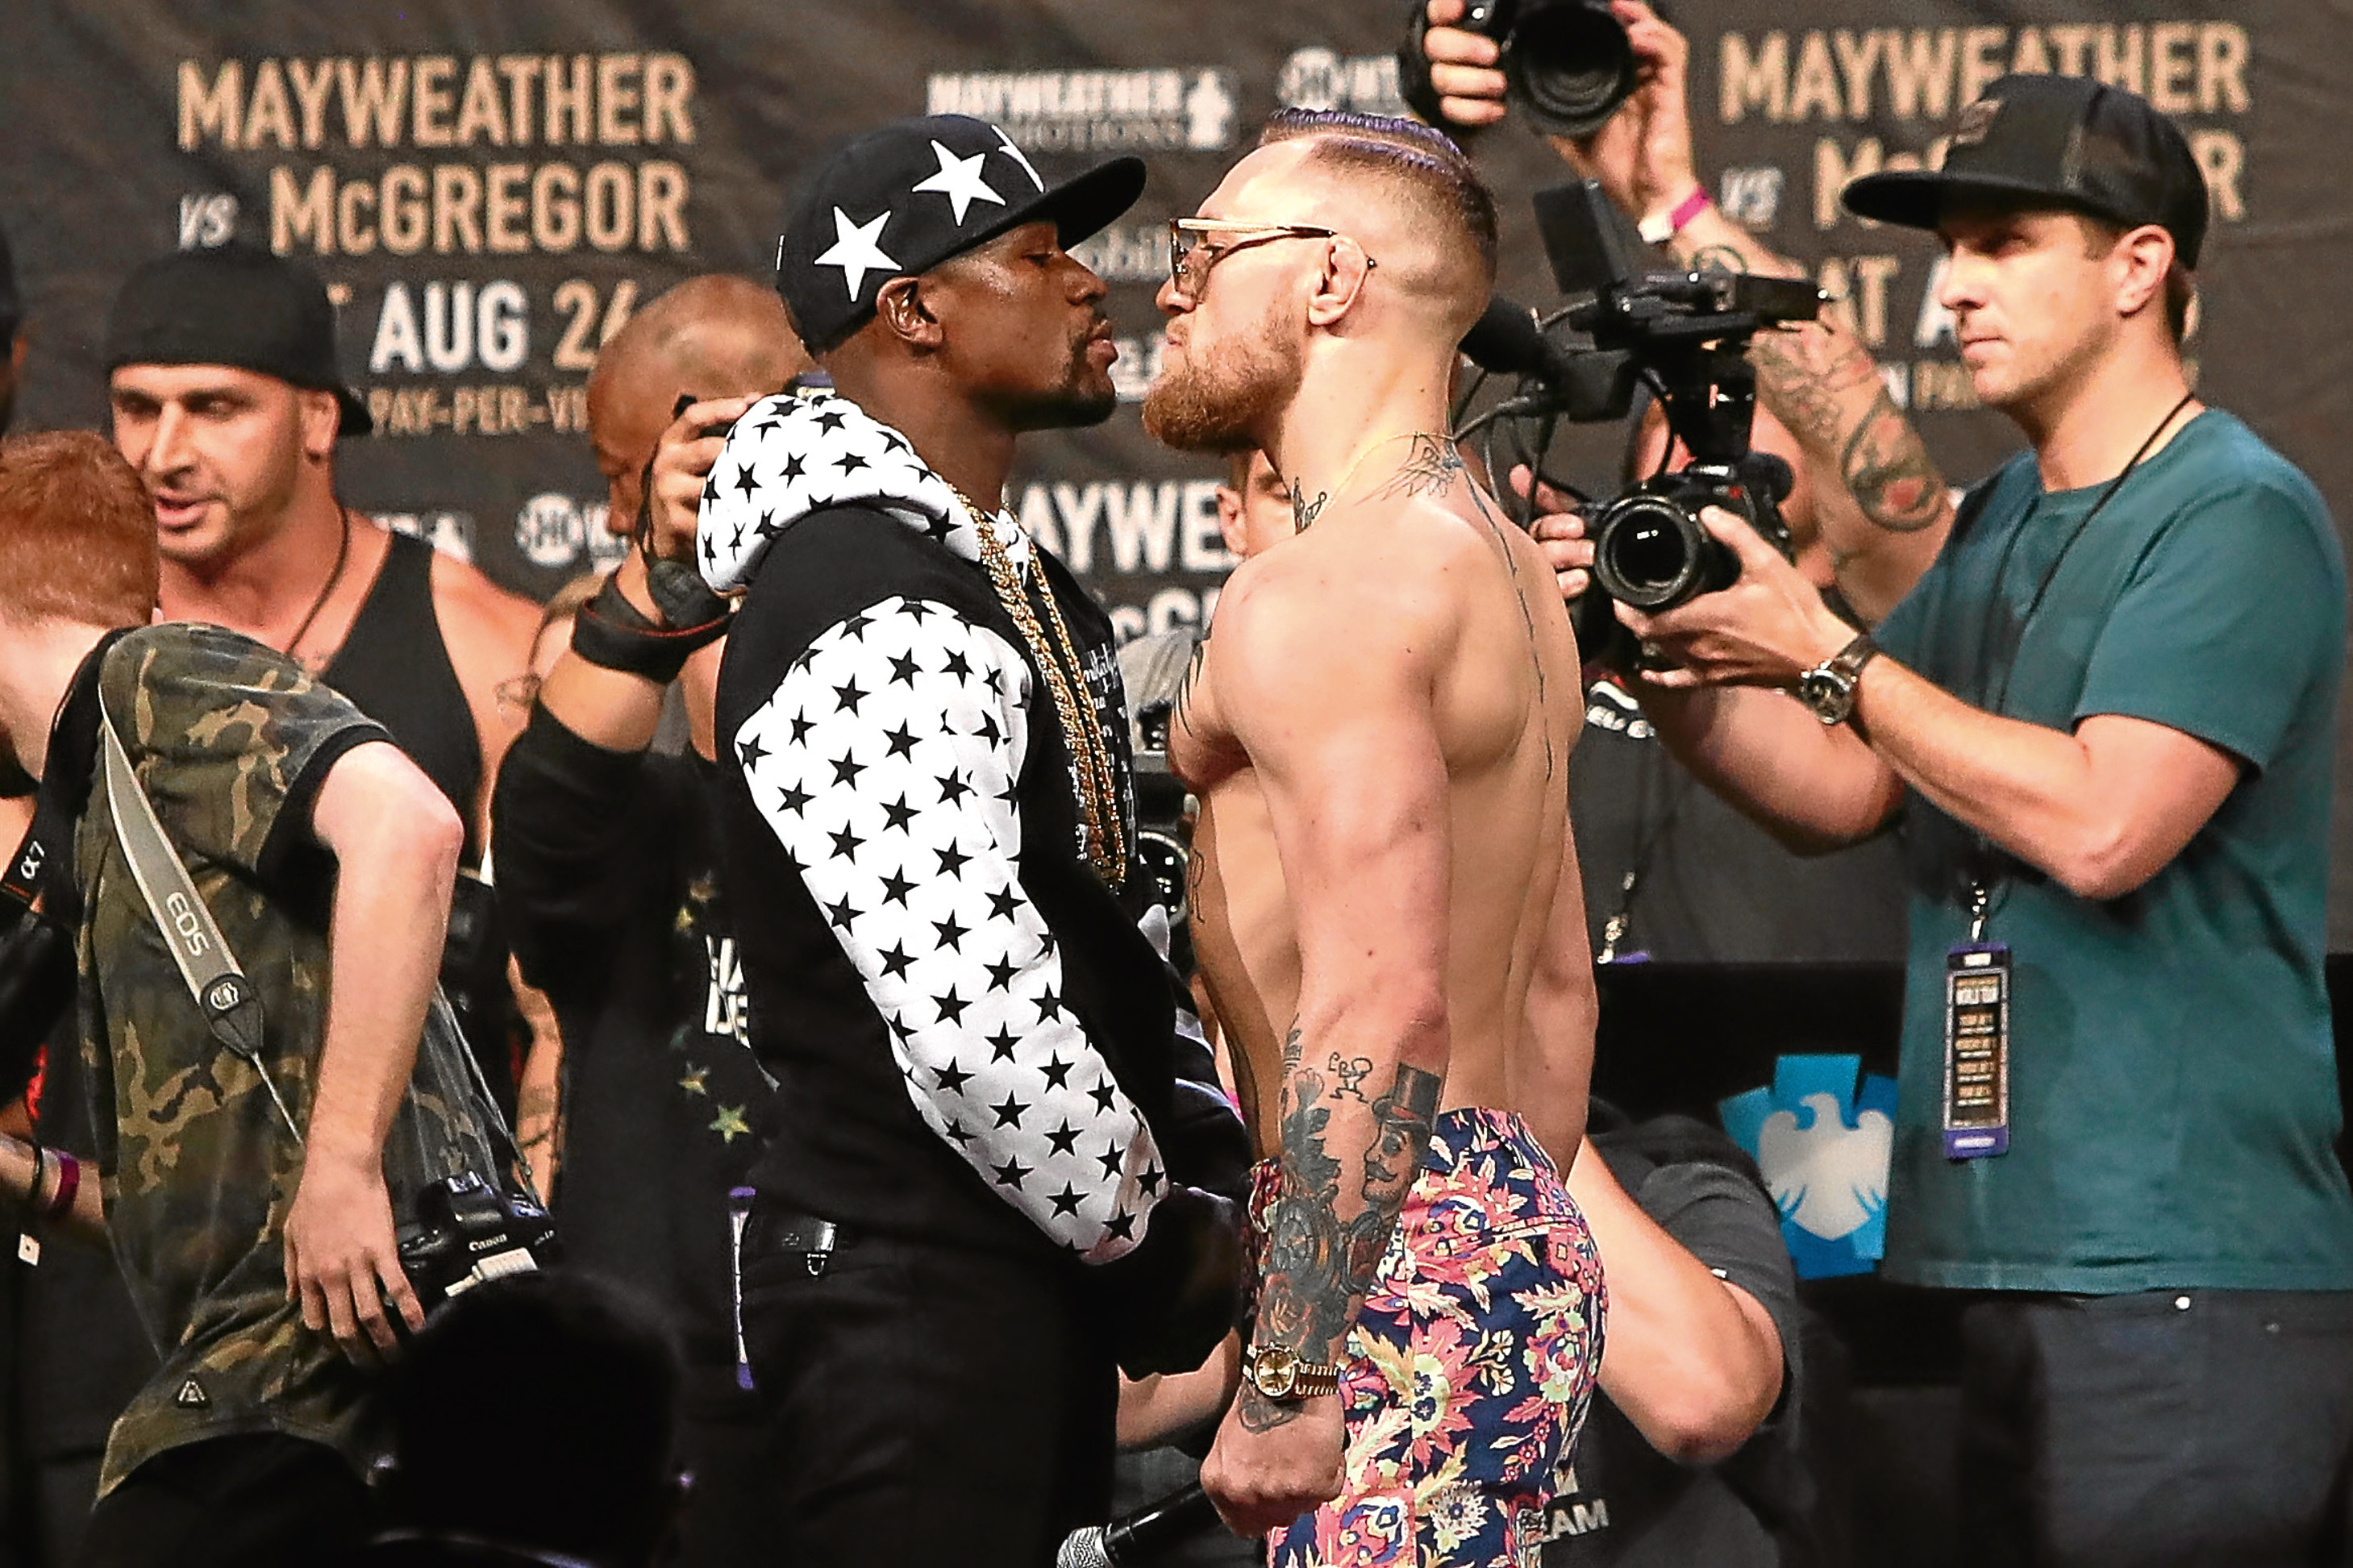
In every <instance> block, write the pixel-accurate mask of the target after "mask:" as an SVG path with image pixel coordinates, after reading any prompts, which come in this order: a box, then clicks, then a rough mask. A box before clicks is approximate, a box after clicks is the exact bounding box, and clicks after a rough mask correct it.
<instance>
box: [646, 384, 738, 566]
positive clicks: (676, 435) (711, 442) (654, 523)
mask: <svg viewBox="0 0 2353 1568" xmlns="http://www.w3.org/2000/svg"><path fill="white" fill-rule="evenodd" d="M759 401H760V400H759V399H758V398H757V397H713V398H710V399H707V400H705V401H703V402H701V403H691V404H689V405H687V406H686V407H684V408H682V409H681V410H680V411H679V414H678V417H677V418H675V419H673V420H671V421H670V428H669V429H667V430H665V431H663V432H662V434H661V440H660V442H659V445H657V446H656V447H654V460H653V467H652V468H651V469H650V470H649V475H650V482H649V483H648V484H647V486H646V509H647V512H648V514H649V521H650V525H651V532H650V538H651V541H652V549H653V552H654V553H655V554H656V555H657V556H659V557H661V558H662V559H663V560H666V561H686V562H691V561H692V560H693V559H694V528H695V521H696V519H697V518H698V517H699V516H700V515H701V512H702V488H703V486H704V485H705V484H706V483H708V482H709V480H710V479H711V470H712V468H713V467H715V466H716V465H717V464H718V462H719V454H720V451H721V450H722V449H723V447H726V445H727V432H728V430H729V429H730V427H732V426H733V425H734V423H735V421H736V420H738V419H741V418H742V417H743V416H744V412H745V411H746V410H748V409H749V408H750V407H751V406H752V405H754V403H757V402H759Z"/></svg>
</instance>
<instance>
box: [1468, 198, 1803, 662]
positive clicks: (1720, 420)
mask: <svg viewBox="0 0 2353 1568" xmlns="http://www.w3.org/2000/svg"><path fill="white" fill-rule="evenodd" d="M1535 211H1536V223H1537V227H1538V229H1539V231H1540V233H1541V234H1542V236H1543V238H1544V245H1545V254H1546V258H1548V259H1549V260H1550V262H1551V264H1552V272H1553V279H1554V281H1555V282H1556V283H1557V284H1558V285H1559V287H1560V289H1561V291H1562V292H1563V293H1565V294H1569V295H1579V294H1590V295H1591V296H1592V298H1591V300H1589V301H1588V302H1587V303H1583V304H1579V305H1577V306H1575V307H1573V308H1571V309H1570V310H1567V311H1566V312H1563V313H1562V315H1561V316H1560V317H1559V318H1557V321H1559V322H1560V323H1564V324H1566V325H1567V326H1568V327H1570V328H1572V329H1574V330H1576V331H1580V332H1583V333H1585V334H1586V335H1587V336H1588V338H1589V339H1590V341H1591V344H1592V346H1591V347H1590V348H1587V349H1568V348H1563V347H1561V346H1560V345H1558V344H1556V343H1555V342H1552V340H1550V339H1549V338H1546V337H1545V336H1544V334H1543V333H1542V331H1540V330H1539V329H1538V327H1537V325H1536V323H1535V321H1534V320H1533V319H1532V318H1529V317H1527V316H1526V315H1525V313H1519V314H1518V315H1517V322H1516V324H1514V325H1511V326H1510V327H1509V329H1508V331H1506V330H1504V328H1503V326H1502V324H1501V323H1499V321H1498V320H1497V318H1498V313H1499V312H1505V311H1509V312H1517V309H1518V308H1517V307H1512V306H1509V305H1508V303H1507V302H1506V301H1502V300H1498V301H1497V302H1496V304H1495V306H1494V307H1493V308H1491V309H1490V311H1489V316H1488V319H1486V320H1484V321H1482V322H1481V324H1480V326H1479V327H1477V328H1474V329H1473V331H1472V334H1471V336H1470V337H1467V338H1466V339H1465V340H1464V352H1465V353H1470V354H1471V355H1472V358H1473V359H1474V360H1477V361H1478V362H1479V363H1482V364H1487V365H1489V366H1490V368H1499V369H1505V370H1510V371H1516V372H1518V373H1519V374H1522V376H1523V377H1524V384H1523V386H1522V389H1521V392H1520V394H1519V395H1517V396H1516V397H1514V398H1512V399H1510V400H1508V401H1506V402H1505V403H1504V404H1502V405H1499V406H1498V407H1496V408H1494V409H1491V410H1489V411H1488V412H1487V414H1485V415H1482V416H1481V420H1482V422H1483V421H1485V420H1489V419H1493V418H1496V417H1511V416H1532V415H1544V416H1562V417H1566V418H1567V419H1568V420H1570V421H1571V422H1573V423H1592V422H1598V421H1602V420H1621V419H1624V418H1625V417H1626V416H1628V415H1629V413H1630V412H1631V410H1632V407H1633V400H1634V393H1635V389H1636V388H1637V387H1638V386H1647V387H1648V388H1650V390H1651V392H1652V393H1653V394H1654V395H1656V397H1657V398H1658V401H1659V403H1660V404H1661V405H1662V407H1663V408H1664V409H1665V411H1666V419H1667V426H1668V428H1669V430H1670V431H1671V432H1672V434H1673V436H1674V437H1676V438H1677V439H1679V440H1680V441H1681V442H1682V443H1683V447H1684V448H1685V449H1686V450H1687V451H1689V453H1690V454H1691V459H1692V460H1691V462H1690V464H1689V465H1688V466H1687V467H1685V468H1680V469H1678V470H1676V471H1675V472H1672V473H1666V472H1663V471H1662V472H1661V473H1658V474H1655V475H1653V476H1651V478H1649V479H1643V480H1641V481H1640V482H1639V483H1637V484H1635V485H1633V486H1632V487H1631V488H1630V489H1627V490H1626V491H1624V492H1623V493H1622V494H1620V495H1618V496H1616V497H1613V498H1612V499H1610V500H1607V501H1604V502H1602V503H1600V504H1599V506H1597V507H1596V508H1594V509H1593V510H1592V511H1591V512H1590V513H1589V514H1588V537H1590V538H1591V539H1592V541H1593V547H1594V562H1593V577H1594V581H1595V582H1596V583H1597V584H1599V586H1600V588H1601V591H1602V592H1603V593H1604V594H1606V595H1609V598H1612V599H1616V600H1618V601H1620V602H1621V603H1624V604H1629V605H1633V606H1635V607H1636V608H1637V609H1641V610H1646V611H1650V612H1652V613H1655V612H1657V611H1660V610H1665V609H1671V608H1672V607H1673V606H1675V605H1680V604H1683V602H1684V601H1686V600H1688V599H1690V598H1692V597H1694V595H1700V594H1704V593H1710V592H1713V591H1714V590H1715V589H1718V588H1724V587H1727V586H1729V585H1730V584H1732V582H1733V580H1734V579H1735V578H1736V577H1737V576H1738V575H1739V574H1740V566H1739V563H1738V561H1737V560H1736V559H1735V558H1734V556H1733V554H1732V552H1731V551H1729V550H1727V549H1726V548H1725V546H1724V545H1722V544H1721V543H1719V542H1716V540H1715V537H1714V536H1713V535H1711V534H1710V533H1709V532H1708V531H1707V530H1706V528H1705V527H1704V525H1703V524H1702V523H1701V521H1700V520H1699V514H1700V511H1701V510H1702V509H1703V508H1705V507H1711V506H1715V507H1722V508H1724V509H1725V510H1726V511H1729V512H1732V513H1733V514H1735V515H1736V516H1738V517H1740V518H1742V519H1744V520H1745V521H1747V522H1748V524H1749V525H1750V526H1751V527H1753V528H1755V529H1756V530H1757V532H1758V533H1759V534H1761V535H1763V536H1764V537H1765V538H1766V539H1767V540H1768V541H1770V542H1772V543H1773V544H1774V545H1775V546H1777V547H1778V549H1779V550H1780V551H1781V552H1782V553H1784V554H1788V553H1789V552H1790V550H1791V545H1790V541H1789V531H1788V525H1787V524H1786V523H1785V522H1784V521H1782V518H1781V508H1780V503H1781V502H1782V501H1783V500H1786V499H1788V494H1789V489H1790V487H1791V484H1792V482H1793V476H1792V475H1791V473H1790V471H1789V466H1788V464H1787V463H1786V462H1784V461H1782V460H1781V459H1780V458H1777V457H1775V456H1773V455H1772V454H1770V453H1762V452H1755V451H1752V450H1750V448H1749V445H1748V437H1749V427H1750V422H1751V419H1752V416H1753V415H1754V413H1755V410H1756V405H1757V374H1756V372H1755V370H1754V369H1753V368H1752V367H1751V366H1750V365H1749V363H1748V360H1747V358H1746V348H1747V346H1748V341H1749V339H1750V338H1752V337H1754V336H1755V335H1756V334H1757V332H1759V331H1764V330H1766V329H1767V328H1768V327H1774V326H1778V325H1781V324H1783V323H1785V322H1790V321H1812V320H1814V319H1815V317H1816V316H1817V314H1818V313H1819V312H1820V305H1821V294H1820V291H1819V290H1818V289H1815V288H1814V286H1813V285H1812V284H1811V283H1809V282H1806V281H1804V280H1803V279H1785V278H1762V277H1757V276H1755V275H1753V274H1748V273H1735V272H1713V271H1712V272H1665V273H1657V272H1652V273H1644V272H1638V271H1637V270H1636V269H1635V267H1634V261H1633V258H1634V257H1635V256H1636V255H1637V254H1638V253H1637V252H1636V250H1635V249H1634V247H1635V246H1637V245H1639V244H1640V243H1641V242H1640V240H1639V239H1637V238H1635V237H1633V236H1632V235H1631V234H1630V232H1629V231H1628V228H1627V226H1626V224H1625V221H1624V219H1623V218H1622V217H1621V216H1620V215H1619V213H1618V211H1617V209H1616V208H1615V207H1614V206H1612V205H1610V203H1609V198H1608V197H1606V196H1605V195H1602V193H1601V188H1600V186H1599V185H1598V184H1594V183H1593V182H1592V181H1589V180H1588V181H1586V182H1584V183H1583V184H1574V185H1562V186H1557V187H1556V188H1554V189H1551V190H1546V191H1539V192H1538V193H1537V194H1536V196H1535ZM1506 339H1509V340H1515V341H1513V342H1509V343H1507V344H1506V346H1504V348H1503V350H1502V352H1500V353H1498V352H1497V348H1496V345H1497V343H1498V342H1504V340H1506ZM1588 615H1601V616H1606V615H1607V607H1606V605H1604V606H1602V607H1601V608H1600V609H1599V610H1596V611H1591V612H1588ZM1584 618H1585V617H1584V616H1580V620H1583V619H1584ZM1612 624H1614V623H1612ZM1585 629H1586V627H1585V626H1580V627H1579V630H1580V633H1582V632H1583V631H1584V630H1585Z"/></svg>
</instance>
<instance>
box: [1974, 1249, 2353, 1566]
mask: <svg viewBox="0 0 2353 1568" xmlns="http://www.w3.org/2000/svg"><path fill="white" fill-rule="evenodd" d="M1961 1342H1962V1370H1961V1432H1960V1519H1961V1556H1962V1560H1963V1561H1965V1562H1967V1563H1970V1564H1971V1565H1972V1568H1984V1565H1987V1564H2012V1563H2021V1564H2022V1563H2031V1564H2036V1565H2038V1568H2040V1565H2044V1564H2068V1565H2070V1568H2073V1565H2075V1564H2085V1565H2090V1564H2101V1565H2107V1564H2116V1565H2119V1568H2121V1565H2125V1564H2132V1565H2135V1568H2138V1565H2143V1564H2147V1565H2152V1568H2154V1565H2158V1564H2163V1565H2166V1568H2171V1565H2173V1564H2183V1565H2188V1564H2210V1563H2211V1564H2214V1565H2216V1568H2274V1565H2276V1564H2296V1565H2299V1568H2301V1565H2303V1564H2307V1563H2327V1564H2338V1563H2347V1562H2348V1561H2353V1558H2348V1555H2347V1553H2348V1518H2353V1514H2348V1510H2353V1499H2349V1498H2348V1490H2353V1292H2326V1291H2272V1290H2154V1291H2147V1292H2143V1293H2137V1294H2133V1295H2126V1296H2042V1295H2021V1296H2019V1297H2017V1298H2015V1299H2009V1298H2005V1297H2002V1296H1995V1297H1991V1298H1989V1299H1986V1300H1979V1301H1978V1302H1976V1303H1975V1304H1973V1305H1971V1306H1970V1307H1969V1309H1968V1310H1967V1311H1966V1312H1965V1313H1964V1314H1963V1315H1962V1319H1961Z"/></svg>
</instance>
